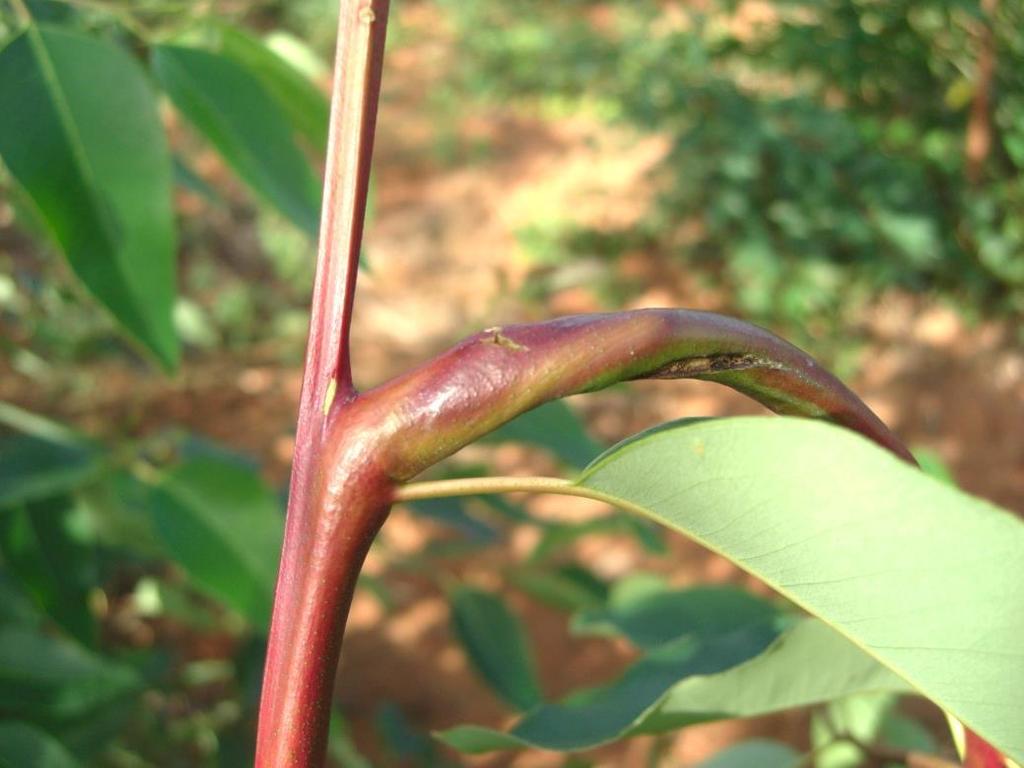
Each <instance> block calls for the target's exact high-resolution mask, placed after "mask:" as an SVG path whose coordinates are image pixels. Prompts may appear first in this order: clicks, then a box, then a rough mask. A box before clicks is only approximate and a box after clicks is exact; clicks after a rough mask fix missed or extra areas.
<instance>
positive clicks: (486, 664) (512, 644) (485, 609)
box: [451, 587, 543, 710]
mask: <svg viewBox="0 0 1024 768" xmlns="http://www.w3.org/2000/svg"><path fill="white" fill-rule="evenodd" d="M451 610H452V627H453V629H454V631H455V635H456V637H457V638H458V639H459V642H460V643H462V646H463V648H465V650H466V654H467V655H468V656H469V660H470V661H471V662H472V664H473V667H474V668H475V669H476V671H477V672H478V673H479V674H480V676H481V677H483V679H484V680H486V681H487V683H488V684H489V685H490V686H491V688H492V689H493V690H494V692H495V693H497V694H498V695H499V696H500V697H501V698H502V699H504V700H505V701H506V702H507V703H509V704H511V705H512V706H513V707H515V708H516V709H520V710H526V709H530V708H531V707H533V706H534V705H536V704H538V703H540V701H542V700H543V694H542V693H541V689H540V683H539V682H538V681H537V677H536V673H535V672H534V666H533V659H532V657H531V655H530V651H529V647H528V645H527V639H526V635H525V633H524V632H523V628H522V626H521V625H520V623H519V620H518V619H517V618H516V617H515V616H513V615H512V613H511V611H509V609H508V607H506V605H505V603H504V602H503V601H502V600H501V598H500V597H498V596H497V595H494V594H491V593H489V592H484V591H482V590H479V589H473V588H471V587H461V588H459V589H457V590H456V591H455V592H454V594H453V595H452V598H451Z"/></svg>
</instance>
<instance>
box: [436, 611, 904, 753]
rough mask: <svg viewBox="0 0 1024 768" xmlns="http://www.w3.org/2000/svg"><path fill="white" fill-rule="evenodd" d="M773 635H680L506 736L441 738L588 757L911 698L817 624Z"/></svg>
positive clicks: (463, 732) (468, 732)
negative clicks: (637, 739) (882, 696)
mask: <svg viewBox="0 0 1024 768" xmlns="http://www.w3.org/2000/svg"><path fill="white" fill-rule="evenodd" d="M772 636H773V635H772V630H771V627H770V625H765V624H761V625H754V626H751V627H749V628H748V629H747V630H746V631H744V630H739V631H736V632H733V633H731V634H729V635H726V636H724V637H719V638H713V639H708V640H706V641H705V643H704V645H703V646H702V645H701V643H700V642H699V641H695V640H694V639H693V638H692V637H687V636H684V637H682V638H681V639H679V640H674V641H672V642H670V643H668V644H666V645H663V646H661V647H660V648H659V649H658V650H657V651H656V652H655V653H653V654H650V655H649V656H646V657H644V659H642V660H641V661H639V662H637V663H636V664H635V665H634V666H633V667H631V668H630V669H629V670H628V671H627V673H626V675H625V676H624V677H623V678H622V680H620V681H619V682H618V683H615V684H613V685H612V686H609V687H607V688H604V689H598V692H597V694H591V695H590V696H589V697H588V696H585V697H582V698H579V699H577V698H576V697H572V698H570V699H569V700H567V701H565V702H563V703H562V704H559V705H545V706H544V707H540V708H537V709H535V710H533V711H532V712H530V713H528V714H527V715H526V717H524V718H523V719H522V720H520V721H519V723H517V724H516V725H515V726H514V727H513V728H512V729H511V730H510V731H509V732H508V733H501V732H499V731H493V730H490V729H487V728H480V727H476V726H462V727H458V728H453V729H451V730H449V731H445V732H444V733H442V734H441V735H440V737H441V739H442V740H444V741H445V742H446V743H448V744H450V745H451V746H452V747H454V748H455V749H458V750H460V751H463V752H471V753H475V752H490V751H494V750H499V749H519V748H522V747H524V746H532V747H540V748H544V749H564V750H574V749H586V748H589V747H593V746H597V745H598V744H602V743H605V742H607V741H612V740H614V739H617V738H621V737H623V736H629V735H634V734H641V733H662V732H666V731H673V730H676V729H678V728H682V727H684V726H687V725H694V724H697V723H703V722H708V721H713V720H725V719H732V718H739V717H756V716H758V715H765V714H770V713H772V712H780V711H783V710H786V709H792V708H794V707H801V706H807V705H810V704H818V703H821V702H824V701H831V700H833V699H835V698H839V697H842V696H847V695H851V694H854V693H859V692H862V691H886V690H890V691H906V690H907V686H906V683H904V682H903V681H902V680H900V679H899V678H897V677H896V676H895V675H893V674H892V673H891V672H889V671H888V670H887V669H885V668H884V667H882V666H881V665H879V664H878V663H877V662H875V661H874V660H873V659H871V658H870V657H868V656H867V655H866V654H864V653H863V652H862V651H861V650H860V649H858V648H857V647H856V646H855V645H853V644H852V643H850V642H849V641H848V640H846V639H845V638H843V637H841V636H840V635H839V634H837V633H836V632H834V631H833V630H831V629H829V628H828V627H827V626H826V625H824V624H822V623H821V622H820V621H817V620H816V619H804V620H801V621H798V622H797V623H796V624H795V625H794V626H793V627H792V628H791V629H789V630H787V631H786V632H784V633H783V634H782V635H780V636H779V637H778V638H777V639H776V640H774V641H773V642H770V644H768V645H767V647H765V645H766V644H767V643H768V642H769V641H770V640H771V637H772ZM697 648H703V649H704V650H699V651H698V650H695V649H697ZM665 649H669V650H665ZM687 654H691V655H687ZM613 715H614V717H613ZM597 716H600V718H601V719H600V720H598V719H596V717H597ZM567 735H568V736H567Z"/></svg>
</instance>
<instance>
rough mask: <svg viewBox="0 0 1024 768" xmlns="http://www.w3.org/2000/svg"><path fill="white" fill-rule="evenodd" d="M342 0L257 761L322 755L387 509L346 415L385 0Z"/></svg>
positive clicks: (272, 765)
mask: <svg viewBox="0 0 1024 768" xmlns="http://www.w3.org/2000/svg"><path fill="white" fill-rule="evenodd" d="M340 6H341V7H340V15H339V22H338V24H339V28H338V50H337V59H336V61H335V72H334V86H333V93H332V97H331V118H330V120H331V122H330V138H329V141H328V148H327V168H326V173H325V179H324V200H323V211H322V217H321V224H320V247H319V252H318V255H317V274H316V283H315V286H314V289H313V302H312V308H311V312H310V328H309V341H308V345H307V349H306V367H305V372H304V375H303V383H302V395H301V398H300V402H299V417H298V425H297V429H296V439H295V455H294V458H293V462H292V478H291V490H290V494H289V498H288V516H287V520H286V524H285V536H284V545H283V548H282V553H281V565H280V569H279V572H278V581H277V589H276V591H275V595H274V615H273V619H272V622H271V628H270V636H269V640H268V643H267V661H266V668H265V673H264V680H263V690H262V693H261V698H260V715H259V733H258V736H257V746H256V766H257V767H258V768H311V767H312V766H319V765H322V763H323V759H324V753H325V750H326V739H327V730H328V723H329V718H330V702H331V691H332V688H333V685H334V676H335V671H336V669H337V665H338V657H339V655H340V652H341V640H342V634H343V630H344V626H345V619H346V617H347V615H348V609H349V605H350V604H351V601H352V594H353V592H354V590H355V584H356V581H357V579H358V576H359V571H360V569H361V568H362V564H363V560H364V558H365V557H366V553H367V551H368V550H369V547H370V543H371V542H372V541H373V538H374V536H376V533H377V531H378V530H379V528H380V526H381V524H382V523H383V521H384V518H385V517H386V516H387V512H388V509H389V505H388V503H387V498H388V497H389V495H390V483H389V481H388V479H387V476H386V473H384V472H383V471H382V470H381V468H380V467H379V466H378V465H377V464H376V463H375V462H374V457H373V451H372V448H371V446H369V445H368V444H367V443H366V442H360V441H359V440H358V439H356V438H352V439H348V436H347V435H346V434H345V432H344V429H343V428H342V427H341V426H340V425H339V417H340V416H341V414H342V412H343V411H346V410H348V409H349V408H350V407H351V406H353V405H354V404H355V403H356V402H358V398H357V395H356V392H355V389H354V387H353V383H352V369H351V362H350V355H349V328H350V324H351V319H352V304H353V300H354V297H355V286H356V277H357V274H358V268H359V250H360V246H361V241H362V234H363V222H364V217H365V213H366V195H367V190H368V187H369V173H370V159H371V156H372V153H373V138H374V127H375V124H376V117H377V102H378V94H379V90H380V78H381V66H382V61H383V55H384V39H385V34H386V29H387V15H388V0H341V3H340ZM353 445H355V446H356V447H355V448H352V446H353ZM339 451H340V455H339Z"/></svg>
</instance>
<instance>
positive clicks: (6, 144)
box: [0, 25, 179, 370]
mask: <svg viewBox="0 0 1024 768" xmlns="http://www.w3.org/2000/svg"><path fill="white" fill-rule="evenodd" d="M0 103H2V104H5V105H8V107H9V109H8V110H7V112H8V114H7V115H6V116H5V118H4V119H3V120H2V121H0V157H2V158H3V160H4V162H5V163H6V165H7V168H8V169H9V170H10V172H11V175H12V176H13V177H14V178H15V179H16V180H17V181H18V183H19V184H20V185H21V186H22V187H23V188H24V189H25V191H26V192H27V193H28V195H29V196H30V197H31V198H32V200H33V201H34V203H35V206H36V208H37V209H38V212H39V214H40V216H41V218H42V219H43V220H44V221H45V222H46V224H47V226H48V228H49V229H50V231H51V232H52V234H53V237H54V239H55V240H56V241H57V243H58V244H59V245H60V248H61V250H62V251H63V252H64V255H65V257H66V258H67V260H68V263H69V264H70V265H71V268H72V269H73V270H74V272H75V274H76V275H77V276H78V277H79V279H80V280H81V281H82V283H83V284H84V285H85V286H86V288H88V289H89V291H90V292H91V293H92V294H93V295H94V296H95V297H96V298H97V299H98V300H99V301H100V302H102V304H103V305H104V306H106V307H107V309H109V310H110V312H111V313H112V314H113V316H114V318H115V319H116V320H117V321H118V323H120V325H121V326H122V327H123V328H124V329H125V330H126V331H127V332H128V333H129V334H130V335H131V336H132V337H133V338H135V339H136V340H137V341H139V342H141V343H142V344H143V345H144V346H145V347H146V348H148V349H149V350H150V351H151V352H152V353H153V354H154V355H155V356H156V357H157V358H158V359H159V360H160V362H161V363H162V364H163V365H164V366H165V368H167V369H168V370H171V369H174V368H175V367H176V366H177V363H178V358H179V345H178V339H177V337H176V336H175V335H174V328H173V324H172V321H171V310H172V306H173V303H174V294H175V234H174V218H173V210H172V206H171V160H170V154H169V152H168V149H167V142H166V140H165V138H164V133H163V129H162V127H161V124H160V120H159V117H158V115H157V110H156V101H155V99H154V98H153V94H152V92H151V90H150V88H149V84H148V83H147V82H146V77H145V75H144V73H143V72H142V70H141V69H140V68H139V66H138V65H137V64H136V62H135V61H134V60H133V59H132V58H131V57H130V56H129V55H128V54H127V53H125V52H124V51H122V50H121V49H120V48H118V47H117V46H114V45H111V44H109V43H107V42H104V41H102V40H100V39H97V38H94V37H86V36H84V35H79V34H77V33H72V32H67V31H64V30H57V29H50V28H46V27H36V26H34V25H33V26H30V27H29V28H28V29H27V30H25V31H24V32H22V33H21V34H20V35H18V36H17V37H15V38H14V39H13V40H12V41H11V42H10V43H9V44H8V45H7V46H6V47H5V48H4V49H3V50H2V51H0Z"/></svg>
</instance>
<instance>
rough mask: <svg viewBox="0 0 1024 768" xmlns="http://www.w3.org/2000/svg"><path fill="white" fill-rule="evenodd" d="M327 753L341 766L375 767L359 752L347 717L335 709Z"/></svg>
mask: <svg viewBox="0 0 1024 768" xmlns="http://www.w3.org/2000/svg"><path fill="white" fill-rule="evenodd" d="M327 754H329V755H330V756H331V759H333V760H334V761H335V762H336V763H337V764H338V765H339V766H341V768H373V765H372V764H371V763H370V761H369V760H367V759H366V758H365V757H363V755H362V754H361V753H360V752H359V749H358V748H357V747H356V744H355V742H354V741H353V740H352V735H351V734H350V733H349V728H348V724H347V723H346V722H345V719H344V718H343V717H341V715H339V714H338V713H337V711H334V712H332V713H331V730H330V734H329V735H328V738H327Z"/></svg>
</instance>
